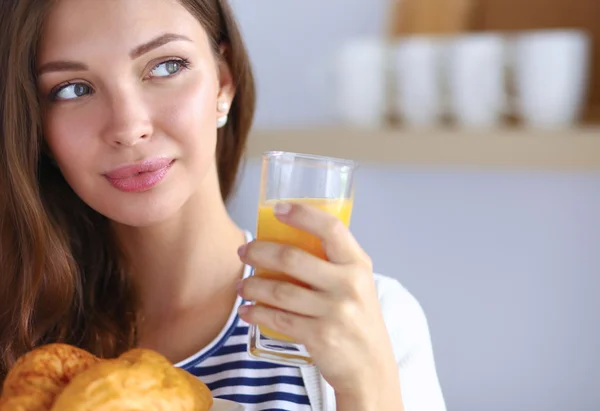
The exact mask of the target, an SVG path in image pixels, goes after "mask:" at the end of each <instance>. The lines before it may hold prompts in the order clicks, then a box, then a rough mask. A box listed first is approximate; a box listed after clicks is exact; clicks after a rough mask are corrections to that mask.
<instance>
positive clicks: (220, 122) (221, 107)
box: [217, 101, 229, 128]
mask: <svg viewBox="0 0 600 411" xmlns="http://www.w3.org/2000/svg"><path fill="white" fill-rule="evenodd" d="M217 110H218V111H219V113H227V112H229V103H228V102H227V101H219V102H218V103H217ZM227 120H228V117H227V114H225V115H223V116H221V117H219V118H218V119H217V128H222V127H224V126H225V124H227Z"/></svg>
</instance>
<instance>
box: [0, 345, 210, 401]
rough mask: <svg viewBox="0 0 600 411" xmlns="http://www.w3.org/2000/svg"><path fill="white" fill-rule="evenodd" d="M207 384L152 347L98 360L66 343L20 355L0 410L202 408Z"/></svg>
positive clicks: (208, 391)
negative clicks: (174, 364) (175, 364)
mask: <svg viewBox="0 0 600 411" xmlns="http://www.w3.org/2000/svg"><path fill="white" fill-rule="evenodd" d="M212 405H213V398H212V395H211V392H210V390H209V389H208V387H207V386H206V385H205V384H204V383H202V382H201V381H200V380H199V379H197V378H196V377H194V376H192V375H191V374H189V373H188V372H186V371H183V370H181V369H178V368H176V367H174V366H173V365H172V364H171V363H170V362H169V361H168V360H167V359H166V358H165V357H163V356H162V355H160V354H158V353H157V352H154V351H152V350H147V349H141V348H136V349H133V350H130V351H128V352H126V353H124V354H122V355H121V356H120V357H119V358H117V359H112V360H101V359H99V358H97V357H95V356H93V355H92V354H90V353H88V352H87V351H84V350H81V349H79V348H76V347H73V346H71V345H66V344H50V345H46V346H43V347H40V348H36V349H35V350H33V351H31V352H29V353H27V354H25V355H23V356H22V357H21V358H19V359H18V360H17V362H16V363H15V365H14V366H13V367H12V368H11V370H10V371H9V373H8V375H7V377H6V379H5V381H4V385H3V389H2V396H1V397H0V411H59V410H60V411H76V410H77V411H208V410H209V409H210V407H212Z"/></svg>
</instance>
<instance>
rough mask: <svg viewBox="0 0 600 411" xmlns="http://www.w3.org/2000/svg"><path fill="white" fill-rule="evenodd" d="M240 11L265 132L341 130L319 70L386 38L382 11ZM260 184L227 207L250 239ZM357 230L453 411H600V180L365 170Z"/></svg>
mask: <svg viewBox="0 0 600 411" xmlns="http://www.w3.org/2000/svg"><path fill="white" fill-rule="evenodd" d="M233 4H234V6H235V8H236V10H237V11H238V13H239V19H240V21H241V23H242V25H243V31H244V32H245V34H246V36H247V40H248V45H249V49H250V51H251V54H252V58H253V61H254V65H255V69H256V74H257V77H258V91H259V109H258V115H257V126H259V127H269V126H284V125H285V126H293V125H306V124H320V123H326V122H329V121H331V120H332V113H331V110H330V108H329V106H328V99H329V98H331V96H330V95H329V94H330V93H331V90H329V89H328V88H327V87H325V86H324V85H326V84H327V83H326V80H327V77H326V75H325V74H323V73H322V71H323V70H325V67H326V65H327V64H328V63H327V61H329V60H330V59H331V56H332V55H333V53H334V52H335V50H336V47H337V46H338V45H339V44H341V43H342V42H343V40H344V39H345V38H348V37H349V36H353V35H373V34H377V33H378V32H380V31H381V23H382V21H383V18H384V14H385V9H386V7H385V6H386V2H385V1H384V0H371V1H366V0H327V1H317V0H303V1H299V0H286V1H281V0H236V1H234V2H233ZM342 13H344V14H345V16H346V17H344V18H341V17H340V16H341V15H342ZM599 138H600V136H599ZM258 178H259V168H258V164H256V163H255V162H250V163H249V164H248V166H247V168H246V173H245V175H244V178H243V180H242V182H241V185H240V187H239V191H238V194H237V195H236V196H235V198H234V200H233V201H232V203H231V205H230V210H231V212H232V215H233V216H234V218H235V219H236V220H237V221H238V222H239V223H240V224H241V225H243V226H244V227H247V228H249V229H253V228H254V225H255V220H256V207H257V191H258ZM352 229H353V231H354V233H355V234H356V236H357V237H358V239H359V240H360V241H361V243H362V245H363V246H364V247H365V248H366V250H367V251H368V252H369V253H370V255H371V256H372V257H373V259H374V261H375V266H376V270H377V271H379V272H382V273H384V274H387V275H391V276H394V277H396V278H398V279H399V280H400V281H401V282H402V283H403V284H404V285H405V286H406V287H407V288H408V289H409V290H410V291H412V292H413V294H415V295H416V296H417V298H418V299H419V300H420V301H421V303H422V305H423V307H424V309H425V311H426V313H427V315H428V318H429V321H430V326H431V331H432V337H433V340H434V346H435V352H436V357H437V363H438V371H439V375H440V379H441V383H442V386H443V389H444V392H445V396H446V399H447V404H448V408H449V410H450V411H506V410H511V411H565V410H569V411H598V410H600V389H599V387H600V353H599V348H598V347H600V321H599V319H598V318H599V316H598V313H599V312H600V298H598V296H600V174H587V175H586V174H575V173H571V174H569V173H564V174H557V173H541V172H536V173H534V172H522V173H505V172H492V171H478V170H470V171H467V170H459V169H452V170H444V169H438V170H429V169H408V168H401V167H395V168H389V167H382V166H378V165H365V166H363V167H362V168H361V171H360V174H359V178H358V181H357V199H356V208H355V212H354V216H353V222H352ZM419 411H421V410H419ZM423 411H426V410H423Z"/></svg>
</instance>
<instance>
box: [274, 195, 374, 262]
mask: <svg viewBox="0 0 600 411" xmlns="http://www.w3.org/2000/svg"><path fill="white" fill-rule="evenodd" d="M274 211H275V215H276V216H277V218H278V219H279V220H280V221H281V222H283V223H285V224H288V225H290V226H292V227H295V228H298V229H299V230H302V231H305V232H308V233H310V234H312V235H314V236H316V237H317V238H319V239H320V240H321V242H322V243H323V249H324V251H325V254H326V256H327V259H328V260H329V261H331V262H332V263H335V264H352V263H357V262H359V261H364V260H365V257H366V254H365V252H364V251H363V250H362V248H361V247H360V245H359V244H358V242H357V241H356V239H355V238H354V236H353V235H352V234H351V233H350V230H349V229H348V227H346V225H345V224H344V223H343V222H342V221H341V220H340V219H339V218H337V217H335V216H334V215H332V214H330V213H328V212H326V211H324V210H321V209H318V208H316V207H312V206H310V205H307V204H292V203H278V204H277V205H276V206H275V210H274ZM367 259H368V257H367Z"/></svg>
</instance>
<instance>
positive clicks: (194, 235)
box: [115, 175, 245, 317]
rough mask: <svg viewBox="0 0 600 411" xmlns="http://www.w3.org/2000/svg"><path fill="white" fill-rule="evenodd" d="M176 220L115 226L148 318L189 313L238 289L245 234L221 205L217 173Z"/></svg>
mask: <svg viewBox="0 0 600 411" xmlns="http://www.w3.org/2000/svg"><path fill="white" fill-rule="evenodd" d="M209 180H211V181H209V182H208V184H204V185H208V187H203V188H202V189H200V190H198V192H197V193H195V194H194V195H193V196H192V197H190V199H189V200H188V201H187V203H186V204H185V205H184V206H183V207H182V209H181V210H180V211H179V212H178V214H177V215H176V216H174V217H173V218H171V219H170V220H168V221H164V222H161V223H160V224H158V225H155V226H151V227H141V228H140V227H126V226H121V225H118V226H116V227H115V231H116V233H117V237H118V239H119V242H120V243H121V244H123V247H124V249H125V254H126V256H127V258H128V262H129V263H130V264H131V267H132V270H133V275H134V284H135V285H136V288H137V295H138V298H139V299H140V304H141V306H140V308H141V310H142V312H143V314H144V316H145V317H156V316H160V317H164V316H170V315H172V314H177V313H180V312H184V311H186V310H188V309H190V308H193V307H194V306H196V307H197V306H198V304H202V303H203V302H204V303H208V302H209V300H210V299H211V298H213V297H215V296H220V295H223V293H227V292H228V291H229V290H235V283H236V282H237V281H238V280H239V279H240V277H241V275H242V271H243V264H242V263H241V262H240V260H239V258H238V256H237V248H238V247H239V246H241V245H242V244H243V243H244V242H245V236H244V233H243V231H242V230H240V229H239V228H238V227H237V226H236V224H235V223H234V222H233V221H232V220H231V218H230V217H229V215H228V213H227V209H226V207H225V205H224V203H223V201H221V197H220V194H219V186H218V182H217V178H216V175H215V178H214V179H209Z"/></svg>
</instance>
